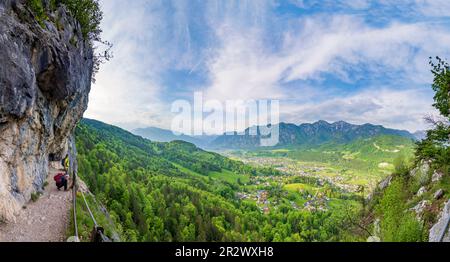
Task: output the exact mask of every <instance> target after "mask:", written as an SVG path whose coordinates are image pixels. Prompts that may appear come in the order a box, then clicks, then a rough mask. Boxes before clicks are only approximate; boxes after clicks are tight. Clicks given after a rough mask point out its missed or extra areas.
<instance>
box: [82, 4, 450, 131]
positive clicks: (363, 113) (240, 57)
mask: <svg viewBox="0 0 450 262" xmlns="http://www.w3.org/2000/svg"><path fill="white" fill-rule="evenodd" d="M102 6H103V9H104V12H105V19H104V22H103V30H104V36H103V37H104V38H105V39H107V40H109V41H111V42H113V43H114V49H113V52H114V55H115V57H114V59H113V60H112V61H111V62H109V63H107V64H105V65H104V66H103V67H102V69H101V72H100V73H99V74H98V76H97V83H96V84H95V85H94V86H93V88H92V92H91V95H90V103H89V108H88V111H87V112H86V114H85V116H86V117H91V118H95V119H98V120H102V121H105V122H108V123H112V124H116V125H119V126H121V127H124V128H127V129H133V128H136V127H145V126H157V127H162V128H169V127H170V123H171V119H172V117H173V115H172V114H171V113H170V107H171V104H172V102H173V101H174V100H176V99H187V100H192V98H193V93H194V92H196V91H202V92H204V94H205V97H206V98H207V99H218V100H221V101H224V100H226V99H243V100H246V99H279V100H280V106H281V116H280V118H281V121H284V122H292V123H297V124H299V123H303V122H313V121H316V120H327V121H330V122H333V121H338V120H345V121H348V122H351V123H356V124H363V123H368V122H370V123H374V124H381V125H385V126H387V127H392V128H401V129H408V130H410V131H416V130H419V129H424V128H426V127H427V126H426V123H424V121H423V118H424V116H426V115H429V114H433V113H434V111H433V109H432V107H431V104H432V102H433V100H432V97H433V93H432V91H431V88H430V84H431V81H432V79H431V74H430V72H429V71H430V68H429V65H428V57H430V56H436V55H439V56H441V57H445V58H450V12H446V11H448V10H450V1H447V0H435V1H433V0H429V1H425V0H408V1H407V0H397V1H389V0H379V1H370V0H354V1H348V0H347V1H344V0H336V1H331V0H311V1H306V0H304V1H302V0H286V1H281V0H280V1H276V0H267V1H264V0H254V1H251V0H223V1H218V0H197V1H194V0H192V1H189V0H172V1H170V0H133V1H119V0H104V1H102Z"/></svg>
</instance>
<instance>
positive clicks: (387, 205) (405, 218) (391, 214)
mask: <svg viewBox="0 0 450 262" xmlns="http://www.w3.org/2000/svg"><path fill="white" fill-rule="evenodd" d="M407 192H408V190H407V182H406V180H405V179H404V178H402V177H396V178H395V179H394V181H392V184H391V185H390V186H389V187H388V188H387V189H386V191H385V192H384V194H383V196H382V198H381V200H380V201H379V204H378V205H377V207H376V212H377V214H378V215H379V216H380V217H381V235H382V240H383V241H386V242H419V241H424V237H423V228H422V225H421V224H420V223H419V222H418V221H417V220H416V218H415V217H414V215H413V214H412V213H411V212H410V211H407V212H405V209H406V204H405V203H406V200H407V197H408V194H407Z"/></svg>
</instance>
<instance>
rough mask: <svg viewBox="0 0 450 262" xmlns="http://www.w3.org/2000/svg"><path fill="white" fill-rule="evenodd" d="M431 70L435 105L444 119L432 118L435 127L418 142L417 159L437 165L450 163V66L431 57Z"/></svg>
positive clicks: (437, 58)
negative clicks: (429, 160) (435, 119)
mask: <svg viewBox="0 0 450 262" xmlns="http://www.w3.org/2000/svg"><path fill="white" fill-rule="evenodd" d="M430 65H431V66H432V67H433V69H432V70H431V72H432V73H433V75H434V81H433V85H432V88H433V90H434V91H435V96H434V101H435V103H434V104H433V106H434V107H435V108H436V109H438V110H439V112H440V113H441V115H442V117H443V118H444V119H445V120H444V121H434V120H430V121H431V122H432V124H434V125H435V128H434V129H432V130H429V131H428V132H427V137H426V139H424V140H423V141H420V142H419V143H418V144H417V153H416V157H417V160H418V161H420V160H422V159H433V160H434V162H435V164H436V165H437V166H444V167H446V166H448V165H449V163H450V126H449V121H450V68H449V64H448V63H447V62H446V61H444V60H443V59H441V58H439V57H436V61H433V60H432V59H431V58H430Z"/></svg>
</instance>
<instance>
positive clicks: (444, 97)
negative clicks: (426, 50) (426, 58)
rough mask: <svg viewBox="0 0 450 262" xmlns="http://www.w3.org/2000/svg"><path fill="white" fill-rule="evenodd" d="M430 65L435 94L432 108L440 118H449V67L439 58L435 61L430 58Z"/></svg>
mask: <svg viewBox="0 0 450 262" xmlns="http://www.w3.org/2000/svg"><path fill="white" fill-rule="evenodd" d="M430 65H431V66H432V67H433V69H432V70H431V72H432V73H433V76H434V81H433V85H432V87H433V90H434V91H435V92H436V93H435V96H434V101H435V103H434V104H433V106H434V107H435V108H436V109H438V110H439V112H440V113H441V115H442V116H444V117H450V66H449V64H448V63H447V62H446V61H445V60H443V59H441V58H440V57H436V61H433V60H432V58H431V57H430Z"/></svg>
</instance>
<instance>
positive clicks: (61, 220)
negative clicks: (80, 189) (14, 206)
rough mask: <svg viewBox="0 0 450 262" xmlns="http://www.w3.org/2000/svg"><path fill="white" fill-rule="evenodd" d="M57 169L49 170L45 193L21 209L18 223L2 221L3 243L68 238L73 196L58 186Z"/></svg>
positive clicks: (0, 230)
mask: <svg viewBox="0 0 450 262" xmlns="http://www.w3.org/2000/svg"><path fill="white" fill-rule="evenodd" d="M58 172H61V171H59V170H57V169H55V168H51V169H50V173H49V175H48V177H47V182H48V185H47V186H46V187H45V191H44V193H43V194H42V195H41V196H40V197H39V199H38V200H37V201H36V202H32V201H30V203H28V204H27V205H26V208H23V209H22V210H21V211H20V214H19V215H18V216H17V219H16V222H15V223H14V222H11V223H8V224H0V242H64V241H66V231H67V227H68V225H69V222H70V219H71V218H70V215H69V212H70V208H71V200H72V196H71V191H67V192H65V191H64V189H61V191H58V189H57V188H56V186H55V182H54V180H53V176H55V175H56V174H57V173H58Z"/></svg>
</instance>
